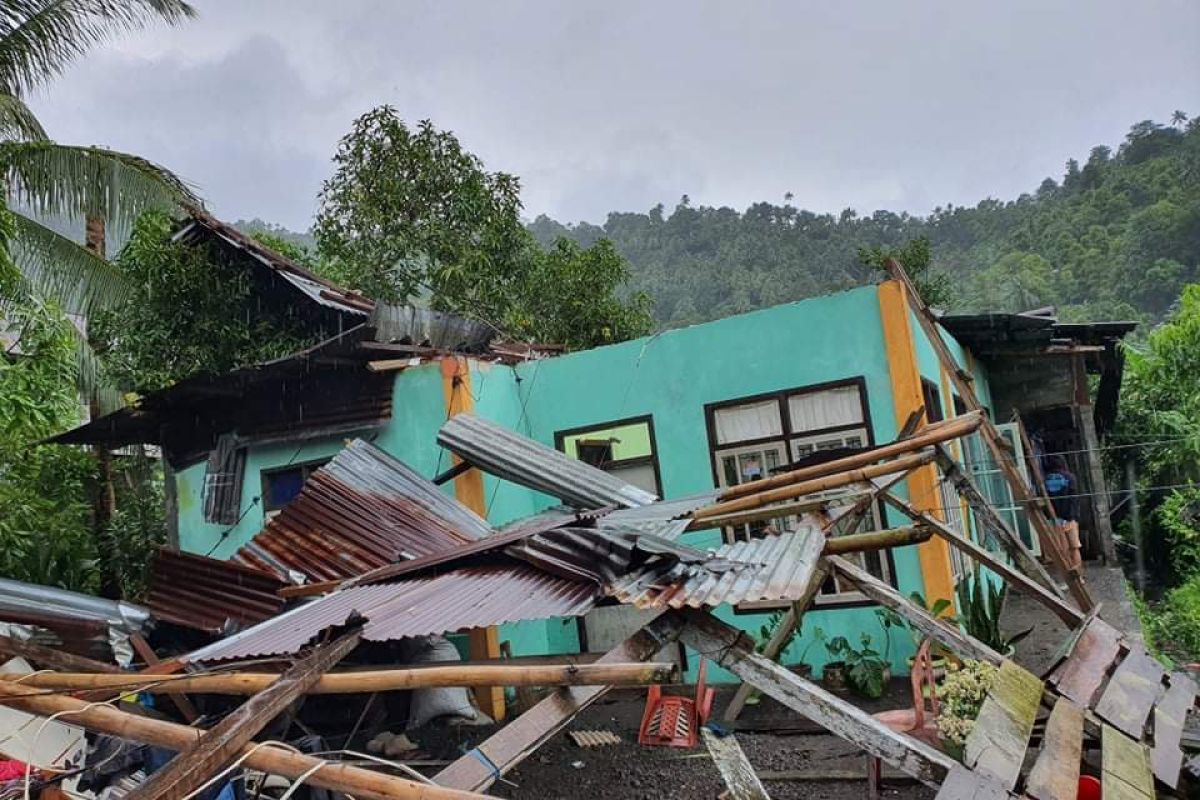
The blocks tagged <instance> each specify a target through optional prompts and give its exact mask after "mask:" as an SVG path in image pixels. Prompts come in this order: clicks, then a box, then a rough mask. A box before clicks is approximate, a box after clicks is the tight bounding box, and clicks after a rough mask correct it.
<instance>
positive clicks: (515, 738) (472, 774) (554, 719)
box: [434, 614, 683, 792]
mask: <svg viewBox="0 0 1200 800" xmlns="http://www.w3.org/2000/svg"><path fill="white" fill-rule="evenodd" d="M682 625H683V623H682V620H680V619H679V618H678V617H676V616H675V615H673V614H663V615H661V616H659V617H657V618H655V619H654V620H653V621H652V622H650V623H649V624H648V625H646V627H644V628H642V629H641V630H640V631H638V632H637V633H635V634H634V635H633V636H630V637H629V638H628V639H626V640H625V641H624V642H622V643H621V644H619V645H617V646H616V647H614V648H613V649H612V650H609V651H608V652H607V653H605V654H604V655H603V656H601V657H600V660H599V661H597V662H596V663H600V664H603V663H608V662H630V661H647V660H649V659H651V658H653V657H654V656H655V654H657V653H658V652H659V651H660V650H662V649H663V648H664V647H666V646H667V645H668V644H670V643H672V642H674V641H675V640H676V639H677V638H678V637H679V630H680V628H681V627H682ZM608 688H609V687H607V686H588V687H583V686H574V687H570V688H563V689H559V690H558V691H556V692H555V693H554V694H552V695H550V696H549V697H547V698H545V699H544V700H542V701H540V702H539V703H538V704H537V705H535V706H534V707H533V708H531V709H529V710H528V711H526V712H525V713H524V714H522V715H521V716H519V717H517V718H516V719H514V720H513V721H512V722H510V723H508V724H507V725H505V726H504V727H503V728H501V729H500V730H499V731H497V732H496V733H494V734H492V736H491V737H490V738H489V739H488V740H487V741H485V742H483V743H482V744H480V745H479V746H478V747H476V748H475V749H474V750H472V751H471V752H469V753H466V754H465V755H462V756H460V757H459V758H458V759H457V760H456V761H454V762H453V763H452V764H450V766H448V767H446V768H445V769H443V770H442V771H441V772H439V773H438V774H437V775H436V776H434V780H435V781H437V783H438V785H439V786H447V787H453V788H456V789H464V790H469V791H476V792H479V791H483V790H484V789H486V788H487V787H489V786H491V785H492V783H493V782H494V781H495V780H496V779H497V778H499V777H500V776H501V775H503V774H505V773H506V772H508V771H509V770H511V769H513V768H514V767H516V766H517V765H518V764H520V763H521V762H522V761H524V760H525V759H526V758H527V757H528V756H529V755H531V754H532V753H533V752H534V751H535V750H537V748H539V747H541V746H542V745H543V744H544V743H545V742H546V740H547V739H549V738H550V737H551V736H553V735H554V734H556V733H558V732H559V731H560V730H562V728H563V727H565V726H566V725H567V724H568V723H569V722H570V721H571V720H572V719H574V718H575V715H576V714H578V713H579V712H580V711H583V710H584V709H585V708H587V707H588V706H589V705H591V704H592V703H594V702H595V701H596V700H597V699H599V698H600V697H601V696H603V695H604V693H605V692H607V691H608Z"/></svg>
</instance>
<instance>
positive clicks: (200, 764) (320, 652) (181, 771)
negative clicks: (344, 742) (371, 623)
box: [126, 631, 362, 800]
mask: <svg viewBox="0 0 1200 800" xmlns="http://www.w3.org/2000/svg"><path fill="white" fill-rule="evenodd" d="M361 636H362V634H361V631H353V632H351V633H346V634H342V636H340V637H339V638H338V639H336V640H334V641H333V642H330V643H328V644H320V645H317V646H316V647H315V648H314V649H313V651H312V652H311V653H310V654H309V655H307V656H305V657H304V658H302V659H300V660H299V661H297V662H296V663H295V664H294V665H293V666H291V667H290V668H288V669H287V670H286V671H284V673H283V674H282V675H280V676H279V680H277V681H275V683H273V684H271V686H270V687H269V688H267V689H265V690H263V691H262V692H260V693H259V694H256V695H255V696H254V697H252V698H250V699H249V700H247V701H246V702H245V703H243V704H242V705H241V706H239V707H238V708H236V709H235V710H234V711H233V713H231V714H229V715H228V716H227V717H225V718H224V719H223V720H221V721H220V722H218V723H217V724H216V725H214V726H213V727H212V728H209V729H208V730H207V731H204V732H203V733H202V734H200V736H199V737H198V738H197V740H196V744H195V746H194V747H191V748H189V749H188V750H186V751H184V752H181V753H179V755H177V756H175V758H173V759H171V760H170V761H169V762H167V764H166V766H164V767H163V768H162V769H160V770H158V771H157V772H155V773H154V774H152V775H151V776H150V777H149V778H147V779H146V781H145V782H144V783H142V784H141V785H140V786H138V787H137V788H135V789H134V790H133V791H132V792H130V793H129V794H128V795H126V797H127V798H128V800H172V798H179V797H188V796H190V795H191V793H192V792H194V791H195V790H197V789H199V788H200V787H201V785H203V784H204V782H205V781H207V780H208V779H209V778H210V777H212V776H213V775H214V774H216V773H217V772H219V771H221V770H222V769H224V768H225V767H226V766H228V765H229V763H230V762H231V761H233V760H234V759H235V758H236V757H237V754H238V753H240V752H241V750H242V748H243V747H245V746H246V745H247V744H249V743H250V742H251V741H252V740H253V739H254V737H255V736H256V735H257V734H258V732H259V731H261V730H262V729H263V728H265V727H266V726H267V724H268V723H269V722H270V721H271V720H273V719H275V717H277V716H278V715H279V714H280V713H282V712H283V711H284V710H285V709H286V708H287V707H288V705H290V704H291V702H292V701H293V700H295V699H296V698H297V697H299V696H300V695H302V694H303V693H304V692H305V691H306V690H307V689H309V688H311V687H312V685H313V684H314V683H316V682H317V680H319V679H320V677H321V675H323V674H324V673H325V672H326V670H328V669H330V668H331V667H333V666H334V665H335V664H337V663H338V662H339V661H341V660H342V658H344V657H345V656H346V655H347V654H349V653H350V651H351V650H353V649H354V648H355V647H357V646H358V642H359V640H360V639H361Z"/></svg>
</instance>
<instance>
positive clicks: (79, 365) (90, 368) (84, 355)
mask: <svg viewBox="0 0 1200 800" xmlns="http://www.w3.org/2000/svg"><path fill="white" fill-rule="evenodd" d="M71 330H72V331H74V340H75V367H76V371H75V384H76V386H77V387H78V389H79V394H80V395H81V396H82V397H83V398H84V399H85V400H88V401H95V406H96V408H97V409H98V410H99V411H100V413H101V414H109V413H112V412H113V411H117V410H119V409H120V408H122V407H123V406H124V405H125V399H124V397H123V395H122V394H121V391H120V390H119V389H118V388H117V387H116V386H114V385H113V384H112V383H111V382H109V379H108V375H107V373H106V372H105V370H104V369H103V365H102V363H101V360H100V356H99V355H98V354H97V353H96V351H95V350H93V349H92V345H91V344H90V343H89V342H88V340H87V336H86V335H85V334H84V332H83V331H81V330H80V329H79V328H77V327H75V326H74V325H72V326H71Z"/></svg>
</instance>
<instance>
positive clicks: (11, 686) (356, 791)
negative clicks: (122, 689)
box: [0, 681, 483, 800]
mask: <svg viewBox="0 0 1200 800" xmlns="http://www.w3.org/2000/svg"><path fill="white" fill-rule="evenodd" d="M0 703H2V704H3V705H7V706H12V707H13V708H17V709H20V710H21V711H24V712H26V713H29V714H36V715H38V716H50V715H51V714H64V712H65V716H64V717H62V718H63V719H65V720H67V721H69V722H70V723H71V724H72V725H78V726H80V727H82V728H86V729H87V730H90V731H96V732H98V733H107V734H109V735H111V736H117V737H119V738H122V739H129V740H131V741H135V742H141V743H143V744H151V745H155V746H156V747H165V748H167V749H168V750H175V751H180V750H186V749H188V748H190V747H193V746H194V745H195V744H196V742H197V741H198V740H199V738H200V736H201V734H203V733H204V731H202V730H199V729H197V728H189V727H188V726H186V725H179V724H177V723H174V722H165V721H163V720H157V719H150V718H149V717H141V716H138V715H136V714H129V713H127V712H124V711H118V710H117V709H115V708H113V707H111V706H108V705H94V704H88V703H85V702H84V701H82V700H76V699H75V698H73V697H65V696H63V695H40V694H39V693H38V690H37V689H32V688H28V687H25V686H23V685H20V684H15V683H10V682H8V681H0ZM241 756H242V757H244V759H243V761H242V764H243V765H244V766H246V767H249V768H251V769H257V770H261V771H263V772H268V773H271V774H272V775H282V776H283V777H285V778H291V779H293V780H295V779H297V778H300V777H301V776H307V777H305V783H306V784H307V785H311V786H317V787H320V788H324V789H332V790H333V791H335V792H343V793H345V794H349V795H353V796H354V797H357V798H359V799H360V800H466V799H467V798H481V797H483V795H479V794H473V793H471V792H464V791H459V790H457V789H449V788H445V787H442V786H436V785H433V784H426V783H418V782H416V781H412V780H408V779H406V778H397V777H394V776H392V775H386V774H384V773H381V772H372V771H371V770H366V769H361V768H359V767H351V766H347V765H345V764H338V763H336V762H328V761H322V760H321V759H318V758H313V757H312V756H306V755H302V754H300V753H294V752H292V751H290V750H284V749H282V748H280V747H275V746H269V745H268V746H260V747H257V749H256V746H255V745H247V746H245V747H243V748H242V749H241ZM313 770H316V771H315V772H314V771H313ZM310 773H311V774H310Z"/></svg>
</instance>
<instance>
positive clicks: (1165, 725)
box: [1150, 672, 1196, 789]
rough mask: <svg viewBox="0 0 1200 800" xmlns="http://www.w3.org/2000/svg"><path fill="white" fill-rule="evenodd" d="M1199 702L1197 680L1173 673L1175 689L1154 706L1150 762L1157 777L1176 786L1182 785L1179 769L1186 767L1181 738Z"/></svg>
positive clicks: (1167, 783)
mask: <svg viewBox="0 0 1200 800" xmlns="http://www.w3.org/2000/svg"><path fill="white" fill-rule="evenodd" d="M1195 702H1196V683H1195V682H1194V681H1193V680H1192V679H1191V678H1189V677H1188V676H1187V675H1184V674H1183V673H1180V672H1175V673H1172V675H1171V688H1170V689H1168V690H1167V693H1166V695H1164V696H1163V699H1162V700H1159V701H1158V703H1157V704H1156V705H1155V706H1154V749H1153V750H1152V751H1151V752H1150V763H1151V766H1152V768H1153V769H1154V777H1156V778H1158V779H1159V780H1160V781H1162V782H1163V783H1165V784H1166V785H1167V786H1169V787H1170V788H1172V789H1174V788H1175V787H1176V786H1178V785H1179V770H1180V768H1181V767H1182V766H1183V750H1181V749H1180V747H1179V739H1180V737H1181V736H1182V735H1183V725H1184V722H1185V721H1186V720H1187V714H1188V711H1189V710H1190V709H1191V707H1192V705H1193V704H1194V703H1195Z"/></svg>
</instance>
